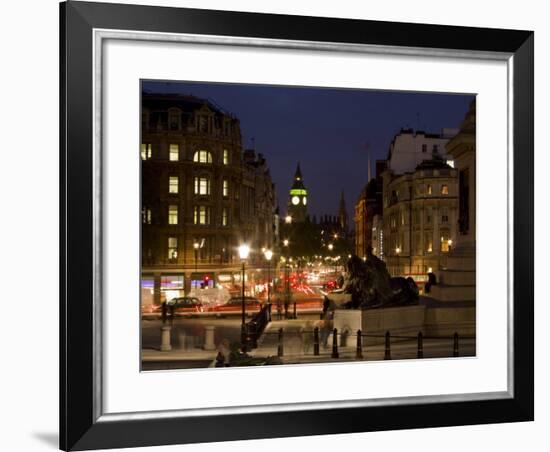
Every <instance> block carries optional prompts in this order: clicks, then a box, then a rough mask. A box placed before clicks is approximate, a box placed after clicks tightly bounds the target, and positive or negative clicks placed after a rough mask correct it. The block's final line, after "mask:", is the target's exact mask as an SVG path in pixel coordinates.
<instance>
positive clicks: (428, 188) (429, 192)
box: [426, 185, 432, 195]
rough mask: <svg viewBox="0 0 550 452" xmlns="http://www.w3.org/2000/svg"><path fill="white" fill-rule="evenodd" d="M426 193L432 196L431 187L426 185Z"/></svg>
mask: <svg viewBox="0 0 550 452" xmlns="http://www.w3.org/2000/svg"><path fill="white" fill-rule="evenodd" d="M426 192H427V193H428V195H431V194H432V186H431V185H428V186H427V187H426Z"/></svg>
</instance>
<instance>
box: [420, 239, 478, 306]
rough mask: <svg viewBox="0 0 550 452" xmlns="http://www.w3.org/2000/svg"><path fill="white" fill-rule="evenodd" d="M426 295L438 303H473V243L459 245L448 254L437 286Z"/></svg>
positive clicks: (474, 282)
mask: <svg viewBox="0 0 550 452" xmlns="http://www.w3.org/2000/svg"><path fill="white" fill-rule="evenodd" d="M426 295H427V296H429V297H431V298H435V299H437V300H439V301H475V299H476V249H475V243H469V244H464V245H460V246H459V247H457V248H456V249H454V250H452V251H450V252H449V254H448V255H447V259H446V262H444V263H443V269H442V270H441V271H440V272H439V276H438V281H437V285H436V286H433V287H432V288H431V290H430V293H428V294H426Z"/></svg>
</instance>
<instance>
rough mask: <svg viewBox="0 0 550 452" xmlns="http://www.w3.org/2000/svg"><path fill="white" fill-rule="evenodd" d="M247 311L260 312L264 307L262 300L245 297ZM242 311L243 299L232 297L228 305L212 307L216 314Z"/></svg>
mask: <svg viewBox="0 0 550 452" xmlns="http://www.w3.org/2000/svg"><path fill="white" fill-rule="evenodd" d="M244 304H245V310H246V311H247V312H254V311H259V310H260V309H261V307H262V303H261V301H260V300H258V299H257V298H254V297H244ZM241 309H242V297H231V298H230V299H229V300H228V301H227V303H224V304H219V305H216V306H213V307H212V311H214V312H240V311H241Z"/></svg>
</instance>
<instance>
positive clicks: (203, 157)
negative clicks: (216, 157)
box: [193, 150, 212, 163]
mask: <svg viewBox="0 0 550 452" xmlns="http://www.w3.org/2000/svg"><path fill="white" fill-rule="evenodd" d="M193 161H194V162H196V163H212V154H211V153H210V152H208V151H204V150H200V151H197V152H195V155H193Z"/></svg>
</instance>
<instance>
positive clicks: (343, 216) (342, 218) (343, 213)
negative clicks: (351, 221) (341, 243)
mask: <svg viewBox="0 0 550 452" xmlns="http://www.w3.org/2000/svg"><path fill="white" fill-rule="evenodd" d="M338 223H339V224H340V227H341V228H342V230H344V231H345V232H347V230H348V212H347V210H346V198H345V196H344V190H342V193H341V194H340V208H339V209H338Z"/></svg>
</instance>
